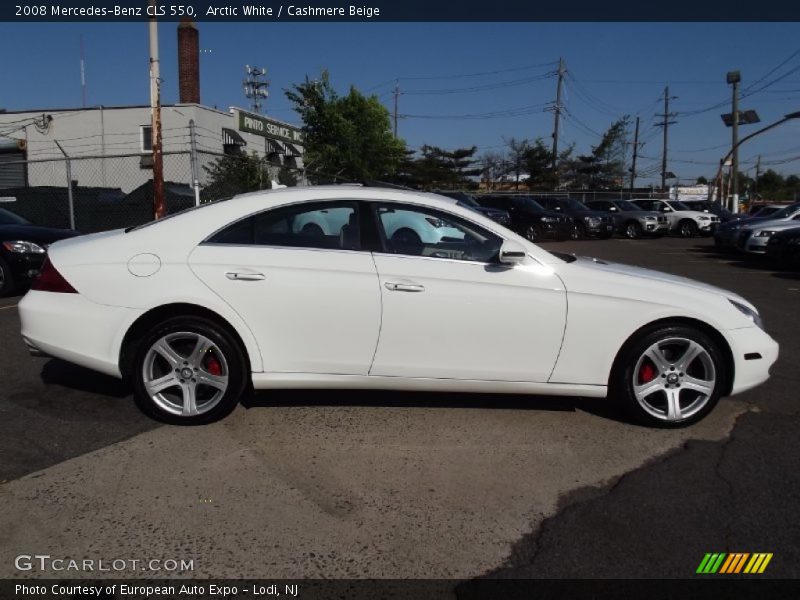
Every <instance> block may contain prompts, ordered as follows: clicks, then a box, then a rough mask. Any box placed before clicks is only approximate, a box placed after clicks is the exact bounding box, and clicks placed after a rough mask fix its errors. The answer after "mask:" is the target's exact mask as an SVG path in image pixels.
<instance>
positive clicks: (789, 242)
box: [786, 237, 800, 244]
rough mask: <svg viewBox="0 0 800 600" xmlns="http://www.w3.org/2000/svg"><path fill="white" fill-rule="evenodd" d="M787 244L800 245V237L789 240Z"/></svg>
mask: <svg viewBox="0 0 800 600" xmlns="http://www.w3.org/2000/svg"><path fill="white" fill-rule="evenodd" d="M786 243H787V244H800V237H794V238H789V241H788V242H786Z"/></svg>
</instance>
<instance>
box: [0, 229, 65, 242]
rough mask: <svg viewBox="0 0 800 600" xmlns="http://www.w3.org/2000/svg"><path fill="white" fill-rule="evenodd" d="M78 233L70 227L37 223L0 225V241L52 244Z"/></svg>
mask: <svg viewBox="0 0 800 600" xmlns="http://www.w3.org/2000/svg"><path fill="white" fill-rule="evenodd" d="M77 235H80V234H79V233H78V232H77V231H72V230H71V229H58V228H56V227H39V226H38V225H0V241H4V242H11V241H15V242H16V241H23V242H33V243H35V244H52V243H53V242H57V241H59V240H64V239H67V238H71V237H75V236H77Z"/></svg>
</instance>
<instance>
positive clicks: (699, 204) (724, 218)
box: [681, 200, 737, 223]
mask: <svg viewBox="0 0 800 600" xmlns="http://www.w3.org/2000/svg"><path fill="white" fill-rule="evenodd" d="M681 202H682V203H683V204H685V205H686V206H688V207H689V208H691V209H692V210H696V211H699V212H704V213H710V214H712V215H717V216H718V217H719V220H720V222H721V223H727V222H728V221H730V220H732V219H735V218H737V217H736V215H735V214H733V213H732V212H731V211H729V210H728V209H727V208H725V207H724V206H722V205H721V204H720V203H719V202H711V201H710V200H681Z"/></svg>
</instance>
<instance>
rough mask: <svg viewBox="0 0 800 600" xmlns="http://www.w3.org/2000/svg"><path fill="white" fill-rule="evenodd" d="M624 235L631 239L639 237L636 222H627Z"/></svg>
mask: <svg viewBox="0 0 800 600" xmlns="http://www.w3.org/2000/svg"><path fill="white" fill-rule="evenodd" d="M625 235H626V236H627V237H629V238H630V239H632V240H635V239H636V238H638V237H639V225H637V224H636V223H628V225H627V227H625Z"/></svg>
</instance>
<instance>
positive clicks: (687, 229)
mask: <svg viewBox="0 0 800 600" xmlns="http://www.w3.org/2000/svg"><path fill="white" fill-rule="evenodd" d="M699 230H700V229H699V228H698V227H697V223H695V222H694V221H692V220H691V219H684V220H683V221H681V222H680V223H678V233H680V234H681V237H685V238H690V237H694V236H696V235H697V232H698V231H699Z"/></svg>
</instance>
